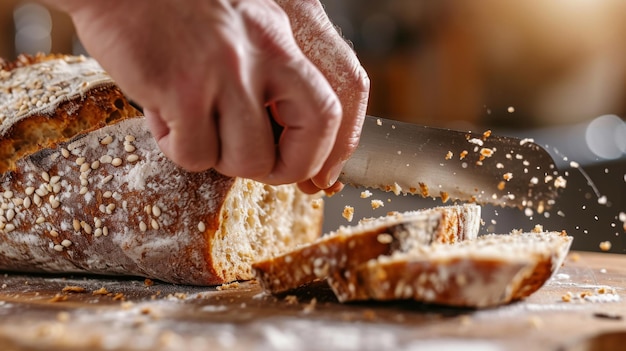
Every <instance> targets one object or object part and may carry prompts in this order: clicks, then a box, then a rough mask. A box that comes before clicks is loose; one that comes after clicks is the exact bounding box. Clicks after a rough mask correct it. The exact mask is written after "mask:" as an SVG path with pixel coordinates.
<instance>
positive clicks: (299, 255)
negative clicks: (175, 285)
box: [253, 204, 481, 294]
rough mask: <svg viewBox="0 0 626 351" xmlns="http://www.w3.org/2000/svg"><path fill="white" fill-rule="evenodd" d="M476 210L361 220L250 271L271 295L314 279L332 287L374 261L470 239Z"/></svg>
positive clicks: (451, 209)
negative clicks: (326, 281)
mask: <svg viewBox="0 0 626 351" xmlns="http://www.w3.org/2000/svg"><path fill="white" fill-rule="evenodd" d="M480 209H481V208H480V206H478V205H474V204H467V205H462V206H442V207H435V208H432V209H427V210H418V211H408V212H402V213H392V214H390V215H387V216H383V217H379V218H376V219H367V220H362V221H361V222H359V224H357V225H354V226H346V227H340V228H339V229H338V230H337V231H335V232H332V233H329V234H328V235H325V236H323V237H322V238H320V239H318V240H316V241H315V242H313V243H311V244H307V245H304V246H301V247H298V248H296V249H294V250H291V251H289V252H287V253H285V254H282V255H279V256H275V257H272V258H269V259H266V260H260V261H258V262H256V263H254V264H253V269H254V271H255V275H256V277H257V279H258V280H259V282H260V283H261V284H262V286H263V287H264V289H265V290H266V291H269V292H271V293H275V294H278V293H283V292H287V291H289V290H292V289H295V288H298V287H300V286H303V285H306V284H308V283H312V282H314V281H316V280H324V279H329V280H330V281H331V282H332V281H333V277H334V276H335V275H338V274H339V275H341V274H343V272H344V271H345V270H350V269H352V268H354V267H357V266H358V265H360V264H362V263H364V262H367V261H368V260H370V259H375V258H377V257H379V256H384V255H390V254H392V253H393V252H408V251H411V250H413V249H415V248H416V247H419V246H422V245H430V244H431V243H454V242H460V241H464V240H472V239H474V238H476V236H477V233H478V229H479V227H480ZM331 285H332V284H331Z"/></svg>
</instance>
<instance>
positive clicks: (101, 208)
mask: <svg viewBox="0 0 626 351" xmlns="http://www.w3.org/2000/svg"><path fill="white" fill-rule="evenodd" d="M98 209H99V210H100V212H102V213H106V211H107V208H106V206H105V205H104V204H100V206H98Z"/></svg>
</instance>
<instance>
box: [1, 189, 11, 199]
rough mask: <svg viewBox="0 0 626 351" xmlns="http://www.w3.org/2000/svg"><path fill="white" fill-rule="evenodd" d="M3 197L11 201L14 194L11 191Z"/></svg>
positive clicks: (6, 192)
mask: <svg viewBox="0 0 626 351" xmlns="http://www.w3.org/2000/svg"><path fill="white" fill-rule="evenodd" d="M2 196H4V198H5V199H10V198H12V197H13V192H12V191H11V190H6V191H5V192H4V194H2Z"/></svg>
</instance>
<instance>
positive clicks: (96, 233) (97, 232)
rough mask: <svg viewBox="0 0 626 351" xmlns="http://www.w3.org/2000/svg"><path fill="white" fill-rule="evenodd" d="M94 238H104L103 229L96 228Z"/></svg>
mask: <svg viewBox="0 0 626 351" xmlns="http://www.w3.org/2000/svg"><path fill="white" fill-rule="evenodd" d="M93 236H95V237H96V238H97V237H100V236H102V228H96V230H95V231H94V232H93Z"/></svg>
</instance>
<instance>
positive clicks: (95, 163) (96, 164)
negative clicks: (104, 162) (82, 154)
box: [91, 161, 100, 170]
mask: <svg viewBox="0 0 626 351" xmlns="http://www.w3.org/2000/svg"><path fill="white" fill-rule="evenodd" d="M99 167H100V161H93V162H92V163H91V169H94V170H95V169H98V168H99Z"/></svg>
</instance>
